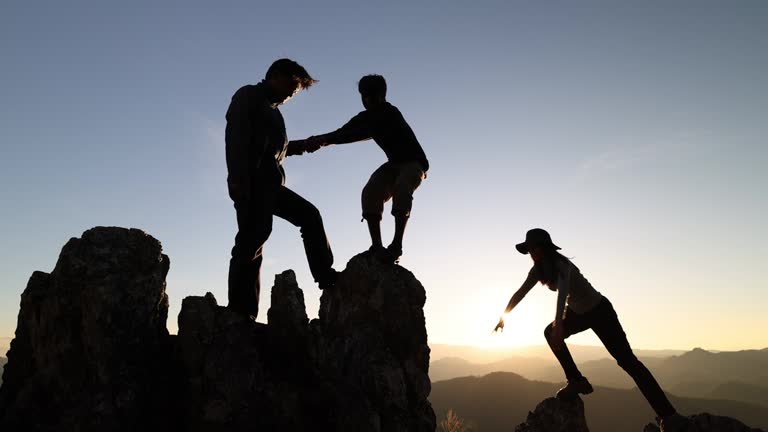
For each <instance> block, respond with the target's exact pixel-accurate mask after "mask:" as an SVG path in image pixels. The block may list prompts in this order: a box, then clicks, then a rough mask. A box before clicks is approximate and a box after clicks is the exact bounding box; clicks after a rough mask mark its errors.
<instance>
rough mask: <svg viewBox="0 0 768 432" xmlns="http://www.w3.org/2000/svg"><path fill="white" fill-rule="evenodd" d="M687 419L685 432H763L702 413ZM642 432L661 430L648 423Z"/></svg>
mask: <svg viewBox="0 0 768 432" xmlns="http://www.w3.org/2000/svg"><path fill="white" fill-rule="evenodd" d="M689 418H690V419H691V424H690V426H689V427H688V430H687V431H686V432H765V431H763V430H762V429H757V428H751V427H749V426H746V425H745V424H744V423H742V422H740V421H738V420H736V419H732V418H730V417H724V416H716V415H711V414H707V413H703V414H696V415H692V416H690V417H689ZM643 432H661V428H660V427H659V426H657V425H656V424H654V423H649V424H647V425H646V426H645V427H644V428H643Z"/></svg>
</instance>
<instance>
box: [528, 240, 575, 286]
mask: <svg viewBox="0 0 768 432" xmlns="http://www.w3.org/2000/svg"><path fill="white" fill-rule="evenodd" d="M560 261H568V258H567V257H566V256H565V255H563V254H561V253H560V252H558V251H557V249H555V248H554V246H552V245H549V244H547V245H544V246H543V253H542V257H541V259H539V260H538V261H534V262H533V267H534V268H535V269H536V276H537V277H538V278H539V282H541V283H542V284H544V285H546V286H548V287H549V288H550V289H554V287H553V283H556V282H557V271H558V269H557V264H558V262H560Z"/></svg>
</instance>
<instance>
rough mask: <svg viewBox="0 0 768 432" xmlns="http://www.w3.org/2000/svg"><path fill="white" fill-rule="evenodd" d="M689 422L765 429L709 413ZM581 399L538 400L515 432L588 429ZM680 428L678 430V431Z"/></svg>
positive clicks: (709, 430) (706, 428)
mask: <svg viewBox="0 0 768 432" xmlns="http://www.w3.org/2000/svg"><path fill="white" fill-rule="evenodd" d="M689 418H690V419H691V423H690V425H689V427H688V429H687V430H686V431H684V432H765V431H763V430H762V429H755V428H750V427H748V426H745V425H744V424H743V423H741V422H740V421H738V420H735V419H732V418H730V417H723V416H714V415H711V414H707V413H704V414H696V415H693V416H690V417H689ZM588 431H589V429H588V427H587V419H586V416H585V414H584V403H583V402H582V400H581V399H579V398H577V399H575V400H573V401H568V402H565V401H561V400H560V399H557V398H548V399H545V400H544V401H542V402H541V403H539V404H538V405H537V406H536V409H535V410H533V411H532V412H530V413H528V418H527V419H526V421H525V423H521V424H519V425H517V427H516V428H515V432H588ZM643 432H661V429H660V428H659V426H657V425H656V424H654V423H649V424H648V425H646V426H645V427H644V428H643ZM681 432H682V431H681Z"/></svg>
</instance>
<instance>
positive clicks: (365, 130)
mask: <svg viewBox="0 0 768 432" xmlns="http://www.w3.org/2000/svg"><path fill="white" fill-rule="evenodd" d="M371 135H372V133H371V125H370V113H368V112H367V111H363V112H361V113H359V114H358V115H356V116H354V117H352V118H351V119H350V120H349V121H348V122H347V123H346V124H345V125H344V126H342V127H340V128H338V129H336V130H335V131H333V132H331V133H327V134H324V135H317V136H315V137H313V138H315V139H317V140H319V141H321V142H322V145H328V144H347V143H353V142H358V141H363V140H367V139H371Z"/></svg>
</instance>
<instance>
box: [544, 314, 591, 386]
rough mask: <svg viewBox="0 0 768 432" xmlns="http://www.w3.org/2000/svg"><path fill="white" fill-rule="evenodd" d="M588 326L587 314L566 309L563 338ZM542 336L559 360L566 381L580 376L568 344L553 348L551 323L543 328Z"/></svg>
mask: <svg viewBox="0 0 768 432" xmlns="http://www.w3.org/2000/svg"><path fill="white" fill-rule="evenodd" d="M588 328H590V322H589V319H588V317H587V315H579V314H577V313H575V312H573V311H572V310H570V309H568V311H567V312H566V314H565V319H564V320H563V336H564V338H568V337H569V336H571V335H575V334H576V333H581V332H583V331H584V330H586V329H588ZM544 338H546V339H547V344H549V348H550V349H551V350H552V353H553V354H554V355H555V357H557V361H559V362H560V366H562V368H563V372H565V378H566V379H567V380H568V381H571V380H574V379H577V378H581V377H582V375H581V372H580V371H579V368H577V367H576V362H574V361H573V356H571V352H570V351H569V350H568V346H566V345H565V344H563V345H562V349H555V347H554V346H553V344H552V324H549V325H548V326H547V327H546V328H544Z"/></svg>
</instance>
